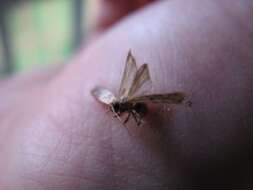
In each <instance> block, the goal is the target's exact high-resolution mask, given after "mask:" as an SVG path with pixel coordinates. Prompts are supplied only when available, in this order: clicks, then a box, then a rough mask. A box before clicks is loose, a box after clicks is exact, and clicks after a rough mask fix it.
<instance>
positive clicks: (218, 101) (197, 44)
mask: <svg viewBox="0 0 253 190" xmlns="http://www.w3.org/2000/svg"><path fill="white" fill-rule="evenodd" d="M252 10H253V3H252V1H250V0H248V1H247V0H245V1H240V3H239V1H236V0H232V1H228V0H220V1H216V2H214V1H198V0H189V1H183V0H172V1H162V2H159V1H158V2H155V3H154V4H150V6H149V7H147V8H145V9H143V10H142V11H138V12H136V13H135V14H134V15H133V16H131V17H128V18H127V19H126V20H121V21H119V22H118V24H117V25H116V26H113V27H112V28H111V29H109V30H108V31H107V32H106V33H101V35H100V37H98V38H96V39H95V40H93V41H92V42H90V43H89V45H88V46H86V47H85V48H83V50H82V51H81V52H80V53H79V54H78V55H76V56H75V57H74V58H73V59H72V60H71V61H70V62H71V63H70V64H68V65H66V66H60V67H58V68H54V69H53V68H52V69H49V70H46V71H43V72H35V73H30V74H24V75H22V76H16V77H12V78H11V79H8V80H3V81H1V82H0V97H1V104H0V126H1V127H0V152H1V158H0V174H1V175H0V176H1V177H0V189H8V190H9V189H10V190H12V189H15V190H16V189H17V190H19V189H26V190H30V189H61V190H64V189H209V188H210V189H233V188H234V189H246V188H248V189H251V188H252V186H250V185H251V182H252V180H253V179H252V174H251V173H252V169H253V165H252V157H253V153H252V152H251V150H252V148H253V140H252V139H253V138H252V136H253V129H252V128H251V126H252V125H253V120H252V118H253V114H252V101H251V98H252V97H253V87H252V81H253V74H252V71H253V64H252V62H253V55H252V52H253V22H252V19H253V11H252ZM130 48H131V49H132V51H133V52H134V55H135V57H136V60H137V64H138V65H141V64H142V63H144V62H147V63H148V64H149V68H150V72H151V76H152V80H153V83H154V90H155V92H156V93H160V92H170V91H173V90H180V91H183V92H185V93H186V94H188V97H189V98H190V100H191V101H192V103H193V104H192V107H191V108H188V107H184V106H179V107H175V109H173V110H172V113H170V114H163V115H156V117H152V115H149V116H148V118H147V120H148V122H147V123H146V126H143V127H142V128H140V127H138V128H136V125H135V124H134V122H131V121H129V122H128V123H129V124H128V127H129V129H130V133H132V134H129V133H128V131H127V130H126V129H125V128H124V127H123V126H122V124H121V123H120V122H119V121H118V120H117V119H116V118H114V117H113V116H112V114H111V113H108V112H106V108H105V107H103V106H102V105H101V104H99V103H98V102H97V101H95V100H94V98H93V97H92V96H91V95H90V90H91V89H92V88H93V87H94V86H96V85H102V86H105V87H107V88H108V89H110V90H111V91H112V92H114V93H116V92H117V91H118V88H119V83H120V78H121V75H122V71H123V68H124V61H125V58H126V55H127V52H128V50H129V49H130ZM150 126H151V127H152V128H150Z"/></svg>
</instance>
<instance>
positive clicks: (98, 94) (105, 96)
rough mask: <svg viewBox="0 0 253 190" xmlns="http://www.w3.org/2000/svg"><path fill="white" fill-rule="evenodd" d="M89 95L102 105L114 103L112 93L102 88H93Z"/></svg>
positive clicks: (114, 98)
mask: <svg viewBox="0 0 253 190" xmlns="http://www.w3.org/2000/svg"><path fill="white" fill-rule="evenodd" d="M91 94H92V95H93V96H94V97H95V98H96V99H97V100H98V101H100V102H102V103H104V104H111V103H112V102H114V101H116V97H115V96H114V94H113V93H112V92H110V91H109V90H107V89H106V88H103V87H95V88H94V89H93V90H92V91H91Z"/></svg>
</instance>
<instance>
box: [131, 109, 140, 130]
mask: <svg viewBox="0 0 253 190" xmlns="http://www.w3.org/2000/svg"><path fill="white" fill-rule="evenodd" d="M132 114H133V116H134V118H135V121H136V123H137V125H138V126H140V125H141V124H142V117H141V115H140V114H139V113H138V112H136V111H135V110H133V111H132Z"/></svg>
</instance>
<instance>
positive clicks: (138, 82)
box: [128, 64, 152, 99]
mask: <svg viewBox="0 0 253 190" xmlns="http://www.w3.org/2000/svg"><path fill="white" fill-rule="evenodd" d="M151 85H152V81H151V77H150V73H149V68H148V65H147V64H143V65H142V66H141V67H140V68H139V69H138V71H137V72H136V75H135V78H134V80H133V84H132V86H131V88H130V90H129V94H128V99H131V98H133V97H134V96H136V94H137V93H139V94H144V92H145V91H147V90H150V87H152V86H151Z"/></svg>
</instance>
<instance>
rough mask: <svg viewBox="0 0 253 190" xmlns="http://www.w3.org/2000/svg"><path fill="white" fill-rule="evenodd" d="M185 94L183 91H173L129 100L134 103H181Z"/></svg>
mask: <svg viewBox="0 0 253 190" xmlns="http://www.w3.org/2000/svg"><path fill="white" fill-rule="evenodd" d="M184 99H185V94H184V93H181V92H173V93H166V94H150V95H146V96H138V97H134V98H132V99H130V100H129V102H132V103H140V102H143V103H145V102H146V103H147V102H151V103H166V104H180V103H182V102H183V101H184Z"/></svg>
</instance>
